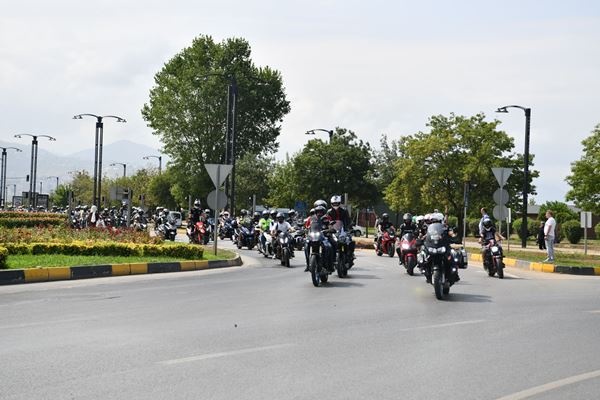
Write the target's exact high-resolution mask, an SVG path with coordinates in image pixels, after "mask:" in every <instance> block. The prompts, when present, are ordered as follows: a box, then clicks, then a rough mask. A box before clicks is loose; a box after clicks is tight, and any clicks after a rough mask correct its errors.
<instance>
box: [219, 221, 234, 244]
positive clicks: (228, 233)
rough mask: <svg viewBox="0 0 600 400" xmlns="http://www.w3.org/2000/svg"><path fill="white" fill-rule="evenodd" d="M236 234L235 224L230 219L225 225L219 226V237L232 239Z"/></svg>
mask: <svg viewBox="0 0 600 400" xmlns="http://www.w3.org/2000/svg"><path fill="white" fill-rule="evenodd" d="M234 234H235V230H234V229H233V224H232V222H231V221H230V220H228V221H225V222H224V223H223V225H221V226H219V239H221V240H223V239H225V238H228V239H232V238H233V235H234ZM232 240H233V239H232Z"/></svg>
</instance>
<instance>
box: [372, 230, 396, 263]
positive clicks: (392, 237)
mask: <svg viewBox="0 0 600 400" xmlns="http://www.w3.org/2000/svg"><path fill="white" fill-rule="evenodd" d="M395 244H396V231H394V229H393V228H389V229H387V230H386V231H385V232H383V235H381V238H380V239H379V240H378V241H377V243H375V251H376V252H377V255H378V256H381V255H383V254H384V253H385V254H387V255H389V256H390V257H394V248H395Z"/></svg>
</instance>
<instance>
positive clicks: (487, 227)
mask: <svg viewBox="0 0 600 400" xmlns="http://www.w3.org/2000/svg"><path fill="white" fill-rule="evenodd" d="M492 226H493V224H492V220H491V219H489V218H485V219H484V220H483V227H484V228H485V230H486V231H489V230H490V229H492Z"/></svg>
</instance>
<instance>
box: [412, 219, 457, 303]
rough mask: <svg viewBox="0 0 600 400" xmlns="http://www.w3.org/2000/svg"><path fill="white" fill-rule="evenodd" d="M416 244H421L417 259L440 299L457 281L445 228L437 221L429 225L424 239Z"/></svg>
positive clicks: (449, 241)
mask: <svg viewBox="0 0 600 400" xmlns="http://www.w3.org/2000/svg"><path fill="white" fill-rule="evenodd" d="M421 242H422V243H421ZM418 244H422V253H419V257H420V258H421V260H419V261H420V264H421V265H422V268H423V270H424V274H425V277H426V278H427V282H429V283H431V284H432V285H433V288H434V291H435V297H437V299H438V300H442V299H443V298H444V295H447V294H448V293H450V286H452V285H453V284H454V283H455V282H457V281H458V279H457V277H458V269H457V267H456V266H455V265H454V263H453V262H452V256H451V247H450V244H451V240H450V237H449V236H448V233H447V231H446V228H445V227H444V225H442V224H441V223H439V222H435V223H433V224H431V225H429V227H428V228H427V234H426V235H425V240H422V241H421V240H420V241H419V243H418Z"/></svg>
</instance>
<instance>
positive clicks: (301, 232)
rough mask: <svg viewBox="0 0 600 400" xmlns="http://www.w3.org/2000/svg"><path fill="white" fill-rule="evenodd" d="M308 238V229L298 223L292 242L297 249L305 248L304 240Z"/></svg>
mask: <svg viewBox="0 0 600 400" xmlns="http://www.w3.org/2000/svg"><path fill="white" fill-rule="evenodd" d="M305 238H306V230H305V229H304V226H303V225H298V226H297V227H296V230H295V231H294V232H292V242H293V246H294V248H295V249H296V250H303V249H304V241H305Z"/></svg>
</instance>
